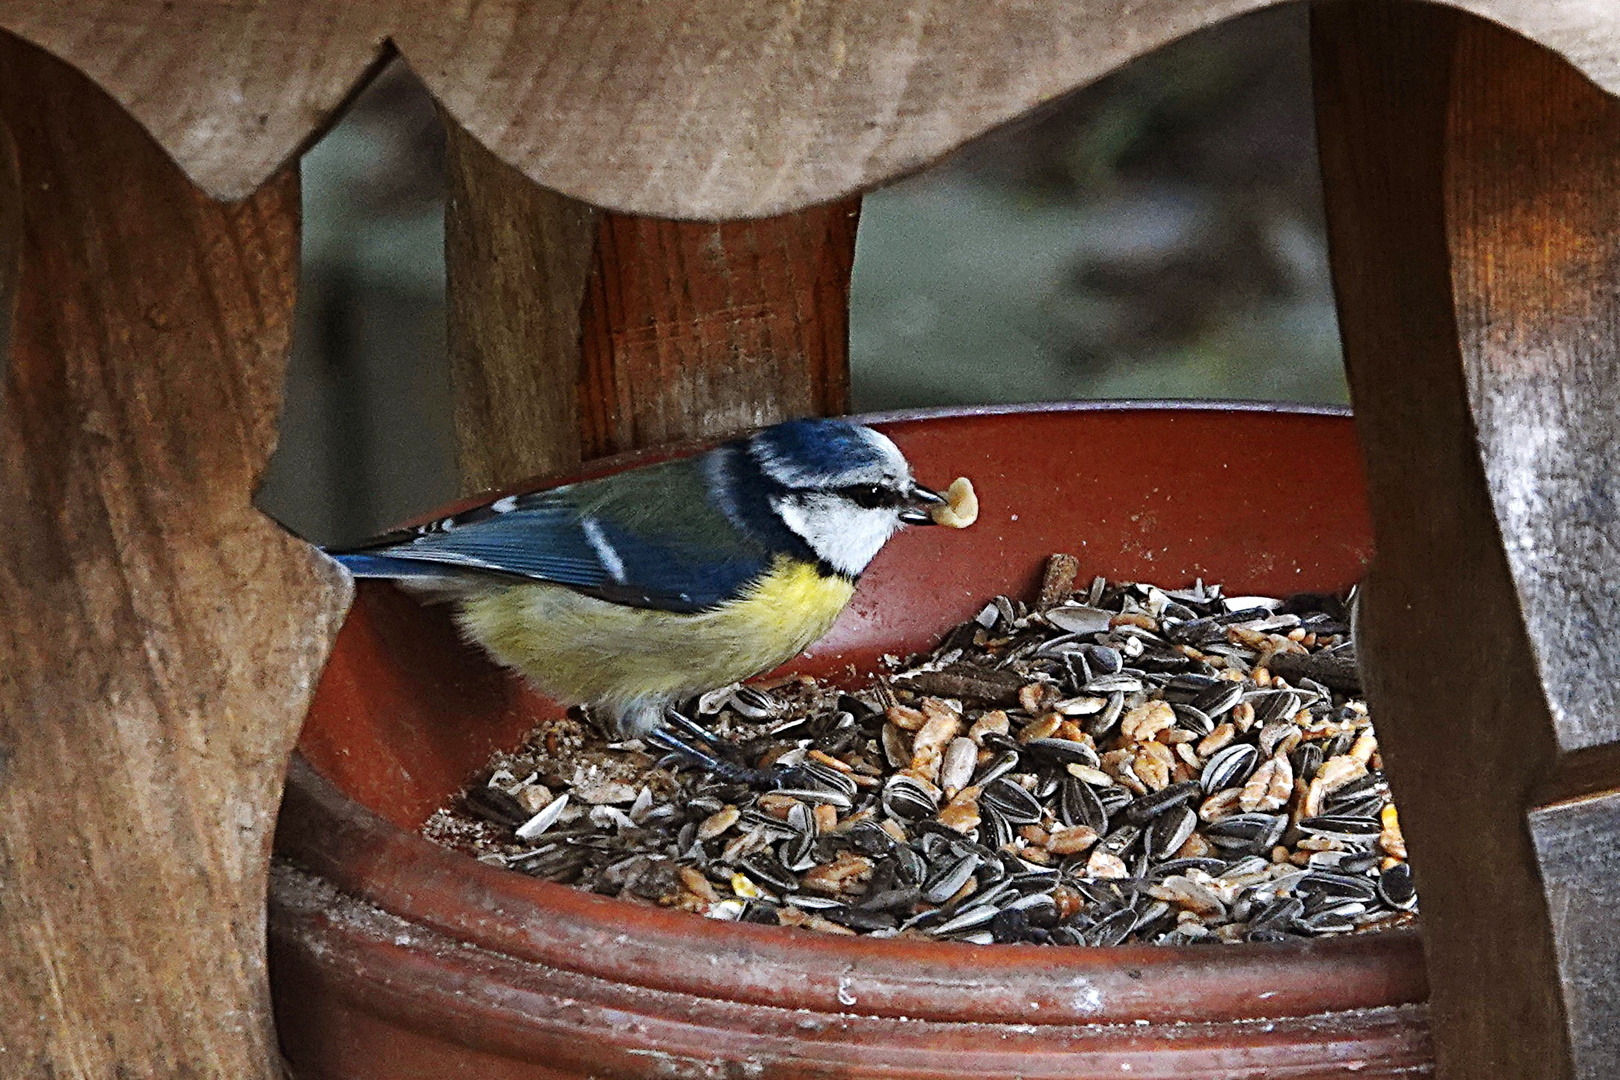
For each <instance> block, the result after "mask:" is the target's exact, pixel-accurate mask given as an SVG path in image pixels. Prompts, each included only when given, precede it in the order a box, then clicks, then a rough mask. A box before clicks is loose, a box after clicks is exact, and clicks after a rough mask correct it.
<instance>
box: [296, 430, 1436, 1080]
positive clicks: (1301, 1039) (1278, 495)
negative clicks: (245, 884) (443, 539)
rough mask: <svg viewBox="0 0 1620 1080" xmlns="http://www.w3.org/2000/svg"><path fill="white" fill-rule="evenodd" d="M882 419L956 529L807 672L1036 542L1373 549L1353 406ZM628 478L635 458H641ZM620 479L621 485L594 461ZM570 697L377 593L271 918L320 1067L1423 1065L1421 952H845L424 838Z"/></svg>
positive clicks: (1091, 556)
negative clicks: (629, 897) (961, 495)
mask: <svg viewBox="0 0 1620 1080" xmlns="http://www.w3.org/2000/svg"><path fill="white" fill-rule="evenodd" d="M875 422H877V423H878V424H879V426H881V427H882V428H883V429H884V430H885V431H887V432H888V433H889V434H890V435H892V436H893V437H894V439H895V440H896V441H897V442H898V443H899V444H900V446H901V447H902V448H903V449H904V450H905V452H906V454H907V456H908V457H909V458H910V459H911V461H912V462H913V463H914V465H915V467H916V470H917V473H918V475H919V476H920V477H921V478H922V479H923V480H924V481H926V482H932V483H936V484H941V485H943V484H945V483H948V482H949V481H950V480H951V479H952V478H953V477H955V476H958V475H966V476H970V477H972V478H973V480H974V483H975V485H976V486H977V488H978V490H979V492H980V499H981V505H982V513H981V516H980V519H979V522H978V524H977V525H975V526H974V527H973V528H971V529H969V530H967V531H965V532H955V531H947V530H944V529H919V530H912V531H909V532H907V533H905V534H903V535H902V536H900V537H898V538H897V539H895V540H894V541H893V542H891V543H890V544H889V546H888V547H887V548H886V549H885V550H884V552H883V553H882V555H881V556H880V557H879V558H878V560H877V562H876V563H875V564H874V565H873V567H872V569H871V570H870V572H869V573H868V574H867V575H866V577H865V578H864V579H863V580H862V582H861V586H860V590H859V592H858V594H857V596H856V599H855V602H854V604H853V605H852V607H851V608H850V610H849V611H848V612H846V614H845V615H844V617H843V618H842V619H841V620H840V621H839V623H838V624H837V626H836V627H835V628H834V630H833V631H832V633H831V634H830V635H829V636H828V637H827V638H826V639H825V640H824V641H823V642H821V643H820V644H818V645H817V646H816V647H815V649H814V650H813V653H812V654H811V655H807V656H805V657H803V658H801V659H800V660H799V661H796V662H795V663H794V664H793V665H792V667H793V668H795V669H798V670H804V671H809V672H813V673H815V674H817V675H821V676H826V677H830V678H835V679H847V678H850V677H852V675H855V674H859V673H862V672H866V671H869V670H870V669H871V668H872V666H873V665H874V663H875V662H876V660H877V658H878V656H879V655H880V654H882V653H885V652H892V653H900V654H904V653H907V652H910V651H915V650H920V649H923V648H926V647H928V646H929V645H931V644H932V643H933V641H934V640H935V639H936V638H937V636H938V635H939V634H940V633H942V632H943V631H944V630H946V629H948V628H949V627H950V626H952V625H953V624H955V623H956V622H958V621H960V620H962V619H964V618H966V617H968V616H970V615H971V614H973V613H974V612H975V611H976V610H977V609H978V607H979V606H980V605H981V604H982V603H983V601H984V599H985V598H986V597H988V596H990V595H993V594H995V593H998V592H1004V593H1008V594H1010V595H1015V596H1016V595H1028V594H1029V593H1030V592H1031V591H1032V589H1033V587H1034V585H1035V582H1036V580H1037V578H1038V574H1039V571H1040V567H1041V565H1042V563H1043V561H1044V559H1045V557H1046V556H1047V555H1048V554H1049V553H1051V552H1053V551H1068V552H1072V553H1074V554H1076V555H1078V556H1079V557H1080V559H1081V562H1082V564H1083V573H1085V574H1087V575H1090V574H1107V575H1109V576H1110V577H1115V578H1127V579H1131V578H1138V579H1147V580H1152V581H1156V582H1164V583H1177V584H1179V583H1183V582H1190V581H1191V579H1193V578H1194V577H1197V576H1202V577H1203V578H1205V579H1206V580H1210V581H1220V582H1223V583H1225V584H1226V585H1227V586H1228V587H1229V588H1233V589H1239V590H1242V591H1244V592H1262V593H1273V594H1280V593H1288V592H1297V591H1301V590H1331V589H1339V588H1342V587H1344V586H1346V585H1348V584H1350V583H1351V582H1353V581H1355V580H1356V579H1357V577H1358V576H1359V575H1360V574H1361V572H1362V569H1363V567H1364V566H1365V564H1366V562H1367V559H1368V556H1369V554H1370V551H1371V541H1370V538H1369V531H1368V523H1367V511H1366V506H1365V495H1364V492H1363V485H1362V478H1361V472H1360V465H1359V457H1358V451H1357V446H1356V441H1355V434H1354V430H1353V428H1352V425H1351V422H1350V420H1349V418H1348V416H1346V415H1344V414H1342V413H1339V412H1332V411H1324V410H1315V411H1306V410H1280V409H1275V408H1257V407H1206V406H1197V407H1108V406H1090V407H1079V406H1074V407H1055V408H1038V409H1022V410H1000V411H996V410H973V411H963V412H946V413H929V414H907V415H896V416H888V417H881V418H876V419H875ZM623 464H624V463H623V462H620V463H618V465H619V467H622V465H623ZM598 471H600V470H598ZM555 709H556V706H555V705H553V704H551V703H549V702H547V701H545V700H544V699H542V698H539V697H537V696H535V695H534V694H532V693H530V692H528V691H526V690H525V689H524V688H523V687H522V686H521V685H520V684H519V683H518V682H517V681H516V680H515V679H513V678H511V677H509V676H508V675H507V674H506V673H504V672H502V671H499V670H497V669H495V668H494V667H492V666H491V665H489V664H488V663H487V662H486V661H485V660H484V659H483V658H482V657H481V656H480V655H479V654H478V653H476V652H475V651H473V650H470V649H468V648H466V647H464V646H462V645H461V644H460V643H458V641H457V640H456V636H455V634H454V632H453V630H452V629H451V627H450V626H449V624H448V623H447V621H446V619H445V618H444V615H443V613H442V612H439V611H435V610H433V609H427V608H423V607H420V606H418V605H417V604H416V603H414V602H413V601H411V600H410V599H408V598H406V597H404V596H402V595H400V594H398V593H396V592H394V591H392V590H391V589H389V588H387V587H375V588H373V587H367V588H362V589H361V590H360V593H359V596H358V598H357V600H356V602H355V605H354V609H353V611H352V612H351V613H350V615H349V619H348V622H347V624H346V625H345V627H344V629H343V632H342V635H341V637H340V638H339V641H338V646H337V649H336V651H335V652H334V653H333V656H332V659H331V661H330V663H329V664H328V666H327V669H326V672H325V674H324V676H323V678H322V681H321V684H320V687H319V689H318V691H317V693H316V698H315V703H314V705H313V707H312V709H311V711H310V716H309V722H308V725H307V727H306V728H305V730H304V734H303V737H302V740H301V742H300V744H299V749H300V756H299V757H298V758H297V760H295V762H294V766H293V769H292V772H291V777H290V781H289V787H288V792H287V798H286V802H285V804H284V806H283V812H282V817H281V823H280V829H279V832H278V834H277V841H276V843H277V850H278V852H279V854H280V855H281V857H282V858H281V860H280V861H279V862H278V865H277V867H276V870H275V873H274V876H273V886H272V896H271V904H270V930H271V963H272V981H273V988H274V993H275V1004H276V1011H277V1017H278V1023H279V1026H280V1032H281V1039H282V1045H283V1048H284V1050H285V1053H286V1055H287V1057H288V1059H289V1060H290V1061H291V1063H292V1064H293V1066H294V1069H295V1072H296V1075H297V1076H298V1077H299V1078H300V1080H324V1078H332V1080H338V1078H343V1080H364V1078H372V1077H376V1078H379V1080H380V1078H388V1080H405V1078H417V1077H420V1078H434V1080H438V1078H444V1077H463V1076H465V1077H478V1078H480V1080H509V1078H510V1080H517V1078H520V1077H521V1078H524V1080H533V1078H540V1077H576V1076H580V1077H582V1076H598V1077H604V1076H619V1077H649V1078H650V1077H685V1076H692V1077H697V1076H704V1077H719V1076H726V1077H731V1076H736V1077H789V1076H793V1077H800V1076H803V1077H809V1076H815V1077H835V1076H836V1077H885V1078H902V1077H903V1078H921V1077H944V1076H963V1077H967V1076H971V1077H975V1078H989V1077H1015V1076H1017V1077H1066V1078H1075V1077H1104V1076H1107V1077H1121V1076H1129V1077H1137V1078H1142V1077H1155V1078H1161V1080H1163V1078H1171V1077H1181V1078H1189V1080H1190V1078H1195V1077H1196V1078H1198V1080H1210V1078H1216V1077H1251V1078H1253V1077H1278V1078H1281V1077H1289V1078H1298V1077H1329V1076H1345V1077H1360V1078H1366V1077H1392V1076H1409V1075H1414V1074H1423V1073H1427V1072H1428V1071H1429V1069H1430V1068H1431V1064H1430V1063H1431V1054H1430V1049H1429V1042H1428V1030H1427V1025H1426V1022H1425V1013H1424V1006H1423V1004H1422V1003H1423V1001H1424V1000H1425V998H1426V996H1427V988H1426V985H1425V981H1424V973H1423V961H1422V953H1421V949H1420V946H1419V942H1418V939H1417V937H1416V936H1415V935H1413V934H1409V933H1391V934H1382V935H1372V936H1365V937H1356V938H1343V939H1335V940H1324V941H1312V942H1299V943H1279V944H1266V945H1241V946H1225V947H1220V946H1203V947H1190V948H1173V949H1172V948H1151V947H1141V946H1137V947H1120V948H1111V949H1087V948H1040V947H1033V946H991V947H977V946H971V945H964V944H959V943H953V942H937V943H936V942H911V941H898V940H866V939H856V938H843V937H823V936H820V935H817V934H814V933H809V932H803V931H794V930H787V929H782V928H777V927H764V926H753V925H738V924H730V923H720V922H714V921H710V920H705V919H700V918H696V917H694V916H691V915H686V914H682V913H678V912H672V911H666V910H662V909H657V908H648V907H641V906H633V905H630V904H627V903H620V902H618V901H615V900H609V899H605V898H602V897H597V896H591V895H587V894H584V893H580V892H577V891H575V890H573V889H569V888H566V887H563V886H559V885H553V884H550V883H547V882H542V881H535V880H532V879H530V878H527V877H524V876H522V875H520V874H516V873H512V872H508V871H504V870H499V869H495V868H492V867H489V866H484V865H482V864H480V863H477V862H475V861H473V860H472V859H469V858H467V857H465V856H462V855H457V854H453V853H451V852H449V851H447V850H445V849H442V848H440V847H437V846H435V845H433V844H430V843H428V842H427V841H425V840H423V839H422V838H421V837H419V836H418V835H417V833H416V830H417V828H418V826H420V824H421V823H422V821H423V820H424V819H425V818H426V817H427V816H428V815H429V814H430V813H431V812H432V811H433V810H434V808H436V807H437V806H439V805H440V804H442V803H443V802H444V801H445V799H446V798H447V797H448V796H449V795H450V794H451V793H452V792H453V791H455V790H456V789H457V788H458V787H459V786H461V785H462V784H463V783H464V782H465V781H466V780H467V779H468V777H469V776H471V775H472V774H473V773H474V772H476V771H477V770H478V768H479V767H480V766H481V765H482V764H483V762H484V761H485V760H486V758H487V756H488V754H489V753H490V751H491V750H493V749H495V748H498V747H512V746H515V745H516V744H517V742H518V741H519V740H520V739H521V737H522V735H523V734H524V732H525V731H526V730H527V729H528V728H529V727H530V726H531V724H532V723H533V722H534V721H535V720H536V719H537V718H540V717H542V716H545V715H548V714H554V711H555Z"/></svg>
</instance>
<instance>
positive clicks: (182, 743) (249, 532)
mask: <svg viewBox="0 0 1620 1080" xmlns="http://www.w3.org/2000/svg"><path fill="white" fill-rule="evenodd" d="M0 118H3V121H4V125H5V126H6V127H7V128H8V129H9V131H10V134H11V137H12V140H13V143H14V145H15V154H16V163H17V174H16V175H17V176H18V178H19V181H20V182H19V183H18V185H17V186H16V188H15V189H14V191H13V194H15V193H16V192H18V191H20V199H16V200H14V199H9V198H8V199H5V200H4V202H5V205H6V207H7V211H6V212H5V213H4V214H3V215H0V223H4V222H15V221H17V220H18V219H20V224H21V231H20V234H19V233H17V232H15V231H14V232H12V233H10V234H9V235H8V236H7V237H5V239H4V240H3V241H0V250H3V251H16V250H18V248H17V247H14V246H13V245H14V244H17V243H18V242H19V240H20V271H19V274H18V277H17V284H16V290H15V301H14V317H13V319H12V327H11V339H12V350H11V357H10V365H9V371H8V372H7V380H6V384H5V394H4V398H3V400H0V410H3V411H0V520H3V521H4V522H5V527H4V528H3V529H0V612H3V613H4V621H3V626H0V987H3V988H4V989H3V990H0V1075H3V1076H6V1077H28V1078H34V1077H56V1078H69V1077H74V1078H81V1077H82V1078H86V1080H89V1078H94V1080H104V1078H109V1077H232V1078H242V1080H250V1078H264V1080H269V1078H272V1077H277V1076H279V1075H280V1069H279V1067H278V1066H277V1054H276V1052H275V1046H276V1044H275V1035H274V1031H273V1029H272V1025H271V1018H270V1006H269V997H268V992H267V988H266V983H265V971H264V903H265V885H266V876H267V868H268V862H269V854H270V835H271V826H272V823H273V821H274V819H275V813H276V808H277V806H278V804H279V802H280V799H281V787H282V779H283V772H284V769H285V765H286V760H287V755H288V753H289V752H290V750H291V749H292V745H293V742H294V739H295V737H296V736H297V733H298V729H299V726H300V725H301V723H302V721H303V718H304V712H305V707H306V705H307V702H308V698H309V696H310V692H311V689H312V687H313V685H314V680H315V677H316V676H317V674H318V673H319V670H320V667H321V664H322V663H323V662H324V660H325V658H326V654H327V650H328V648H329V646H330V643H331V641H332V638H333V636H334V635H335V632H336V630H337V626H338V622H339V620H340V619H341V617H342V615H343V612H344V610H345V609H346V607H347V601H348V588H347V585H346V584H345V582H344V581H343V580H342V579H341V578H340V576H339V574H338V573H337V572H336V570H335V568H333V567H332V566H331V565H330V564H329V563H327V562H326V561H325V560H324V559H322V558H321V557H320V556H318V555H316V554H315V553H314V552H313V551H312V550H311V549H310V548H309V547H308V546H307V545H305V544H303V543H301V542H299V541H297V540H294V539H293V538H291V537H289V536H288V535H287V534H286V533H285V532H283V531H282V530H281V529H279V528H278V527H276V526H275V525H274V524H273V523H271V522H270V521H269V520H267V519H266V518H264V517H263V516H262V515H260V514H259V512H258V511H256V510H255V509H254V508H253V505H252V502H251V499H252V495H253V489H254V486H255V484H256V483H257V481H258V478H259V475H260V474H261V472H262V471H263V469H264V466H265V463H266V462H267V461H268V459H269V456H270V452H271V449H272V447H273V445H274V443H275V424H276V413H277V408H278V405H279V402H280V394H281V379H282V370H283V366H284V362H285V359H286V354H287V350H288V346H289V343H290V337H291V325H292V312H293V298H294V290H295V287H296V281H297V269H298V178H297V170H296V168H293V169H289V170H286V171H284V172H283V173H281V174H280V175H279V176H278V177H277V178H276V179H275V180H273V181H272V182H271V183H269V184H268V185H267V186H266V187H264V188H263V189H262V190H261V191H259V192H258V193H257V194H256V195H254V196H253V197H251V198H249V199H247V200H246V201H245V202H242V203H240V204H236V205H231V206H226V205H223V204H220V203H218V202H215V201H214V200H213V199H211V198H209V197H207V196H206V195H204V194H202V193H201V192H200V191H198V190H197V189H196V188H195V187H194V186H193V185H192V184H191V182H190V181H188V180H187V179H186V178H185V176H184V175H183V174H182V173H181V172H180V170H179V168H178V167H177V166H175V164H174V163H173V162H172V161H170V160H169V158H168V157H166V156H165V155H164V153H163V151H162V150H161V149H160V148H159V147H158V146H157V144H156V143H154V142H153V141H152V140H151V139H150V137H149V136H148V135H147V134H146V133H145V132H143V131H142V130H141V129H140V128H139V127H138V126H137V125H136V123H135V122H134V121H133V120H132V119H130V118H129V117H128V116H127V115H126V114H125V113H124V112H123V110H122V109H121V108H120V107H119V106H118V105H116V104H115V103H114V102H113V101H112V100H111V99H110V98H108V97H106V96H105V95H104V94H103V93H102V91H101V90H99V89H97V88H96V87H94V86H93V85H92V84H91V83H90V81H89V80H88V79H86V78H84V77H83V76H82V75H80V74H79V73H78V72H76V71H73V70H72V69H70V68H68V67H67V66H66V65H65V64H63V63H61V62H60V61H58V60H55V59H53V58H51V57H49V56H47V55H46V54H44V53H43V52H40V51H39V50H37V49H35V48H33V47H32V46H26V45H22V44H20V43H19V42H17V41H16V40H15V39H13V38H11V37H9V36H0Z"/></svg>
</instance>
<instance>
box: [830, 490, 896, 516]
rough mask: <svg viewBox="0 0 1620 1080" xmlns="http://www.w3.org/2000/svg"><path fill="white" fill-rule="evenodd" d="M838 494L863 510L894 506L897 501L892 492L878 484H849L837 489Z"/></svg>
mask: <svg viewBox="0 0 1620 1080" xmlns="http://www.w3.org/2000/svg"><path fill="white" fill-rule="evenodd" d="M838 493H839V494H840V495H842V496H843V497H844V498H846V499H848V500H849V501H850V502H852V503H854V504H855V505H856V506H859V507H860V508H861V509H863V510H875V509H877V508H878V507H880V506H894V505H895V504H896V501H897V500H896V499H895V493H894V492H893V491H890V490H889V489H888V488H886V487H883V486H881V485H879V484H851V485H850V486H849V487H844V488H839V489H838Z"/></svg>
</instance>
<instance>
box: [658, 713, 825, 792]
mask: <svg viewBox="0 0 1620 1080" xmlns="http://www.w3.org/2000/svg"><path fill="white" fill-rule="evenodd" d="M664 719H665V720H666V721H667V722H668V723H669V725H670V727H661V728H654V729H653V730H652V731H649V732H647V734H645V735H643V736H642V738H643V739H645V740H646V741H647V742H649V743H651V744H653V745H654V746H659V747H662V748H663V749H665V750H667V751H669V752H670V754H671V755H672V756H674V757H675V758H677V759H679V760H681V761H684V762H686V763H687V764H690V765H696V766H698V767H699V768H702V769H705V770H707V771H708V772H710V773H712V774H713V775H714V776H715V777H717V778H718V779H720V780H724V781H726V782H727V783H732V784H747V785H748V786H749V787H755V788H763V789H766V790H771V789H774V788H779V787H791V786H792V785H793V784H794V783H795V782H796V780H797V778H798V773H799V770H797V769H795V768H789V767H785V766H776V767H774V768H769V769H758V768H754V767H753V766H751V765H744V764H742V763H741V762H738V761H733V760H731V759H730V758H728V757H723V756H722V755H723V754H725V753H726V752H727V750H728V747H727V746H726V745H725V744H724V743H722V742H721V741H720V740H719V739H717V738H715V736H714V734H713V733H712V732H710V731H707V730H705V729H704V728H703V727H702V726H701V725H699V724H697V723H696V722H694V721H693V720H691V719H690V718H688V717H686V716H683V715H682V714H681V713H679V712H677V711H675V710H674V709H666V710H665V712H664ZM671 728H679V729H680V731H681V732H683V733H685V736H687V737H683V736H682V735H678V734H676V733H675V732H674V731H672V730H671ZM700 743H701V744H703V745H702V746H700V745H697V744H700ZM705 747H706V748H705Z"/></svg>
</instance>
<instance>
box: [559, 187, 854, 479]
mask: <svg viewBox="0 0 1620 1080" xmlns="http://www.w3.org/2000/svg"><path fill="white" fill-rule="evenodd" d="M859 215H860V200H859V199H845V200H844V201H842V202H837V203H832V204H830V205H827V206H817V207H812V208H810V209H809V210H804V211H801V212H800V213H797V214H787V215H784V216H782V217H775V218H764V219H762V220H758V221H734V222H726V223H723V224H719V225H709V224H701V223H689V222H674V221H661V220H658V219H656V218H642V217H631V216H627V215H623V214H607V215H604V217H603V221H602V229H601V233H600V236H599V239H598V242H597V245H596V256H595V261H594V263H593V265H592V267H591V276H590V280H589V283H588V285H587V287H586V294H585V315H584V319H583V323H584V329H585V336H584V349H583V359H584V367H583V372H582V375H581V381H580V393H579V401H580V406H581V410H582V415H581V418H580V420H581V430H582V442H583V445H584V449H585V456H586V457H587V458H591V457H599V456H602V455H605V454H613V453H618V452H619V451H622V450H632V449H635V448H637V447H642V446H652V445H656V444H658V443H662V442H670V441H672V440H675V439H685V438H702V437H706V436H714V435H729V434H731V433H733V432H736V431H741V430H743V429H745V428H751V427H758V426H760V425H762V424H770V423H774V422H776V421H778V420H786V419H789V418H791V417H795V416H831V415H835V414H838V413H842V412H846V411H848V408H849V274H850V269H851V267H852V266H853V265H854V262H855V228H856V223H857V220H858V218H859Z"/></svg>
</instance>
